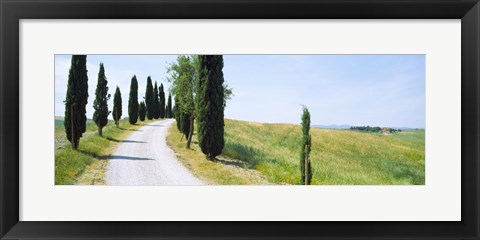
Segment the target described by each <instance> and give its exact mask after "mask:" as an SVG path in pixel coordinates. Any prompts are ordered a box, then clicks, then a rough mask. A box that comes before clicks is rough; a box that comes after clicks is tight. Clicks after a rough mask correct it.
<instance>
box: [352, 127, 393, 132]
mask: <svg viewBox="0 0 480 240" xmlns="http://www.w3.org/2000/svg"><path fill="white" fill-rule="evenodd" d="M350 130H357V131H363V132H374V133H380V132H388V133H396V132H401V131H402V130H401V129H394V128H388V127H383V128H381V127H370V126H352V127H350Z"/></svg>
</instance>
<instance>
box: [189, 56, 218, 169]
mask: <svg viewBox="0 0 480 240" xmlns="http://www.w3.org/2000/svg"><path fill="white" fill-rule="evenodd" d="M199 60H200V63H199V64H200V66H199V76H198V81H197V87H196V91H197V94H196V101H197V106H198V109H197V111H198V114H197V123H198V130H197V136H198V142H199V145H200V148H201V150H202V152H203V153H204V154H205V155H206V157H207V159H210V160H213V159H215V157H216V156H218V155H220V153H222V150H223V147H224V145H225V140H224V119H223V117H224V108H225V104H224V101H225V99H224V86H223V82H224V79H223V57H222V55H201V56H200V59H199Z"/></svg>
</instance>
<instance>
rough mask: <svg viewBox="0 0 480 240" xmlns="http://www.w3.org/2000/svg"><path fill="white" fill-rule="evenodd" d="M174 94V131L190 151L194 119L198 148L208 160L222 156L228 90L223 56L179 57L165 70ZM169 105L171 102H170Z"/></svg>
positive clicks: (229, 90)
mask: <svg viewBox="0 0 480 240" xmlns="http://www.w3.org/2000/svg"><path fill="white" fill-rule="evenodd" d="M168 73H170V77H169V78H168V80H169V81H170V82H171V83H172V93H173V94H174V100H175V107H174V108H173V110H174V111H173V113H171V114H172V115H174V116H175V119H176V120H177V129H178V130H179V131H180V132H181V133H183V135H184V136H185V137H186V138H187V143H186V148H187V149H188V148H190V144H191V141H192V137H193V132H194V127H195V120H197V122H196V123H197V127H198V130H197V138H198V143H199V146H200V149H201V150H202V152H203V153H204V154H205V156H206V158H207V159H209V160H214V159H215V157H216V156H218V155H220V154H221V153H222V150H223V147H224V145H225V140H224V125H225V124H224V110H225V106H226V100H227V99H228V98H229V97H230V95H231V92H232V91H231V89H229V88H228V86H227V85H226V84H224V78H223V56H222V55H198V56H179V57H178V58H177V62H176V63H172V64H171V65H170V67H169V68H168ZM167 105H171V99H170V98H169V103H168V104H167Z"/></svg>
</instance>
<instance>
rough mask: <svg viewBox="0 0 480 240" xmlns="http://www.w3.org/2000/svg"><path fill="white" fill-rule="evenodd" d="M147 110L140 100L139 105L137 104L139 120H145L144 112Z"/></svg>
mask: <svg viewBox="0 0 480 240" xmlns="http://www.w3.org/2000/svg"><path fill="white" fill-rule="evenodd" d="M146 112H147V109H146V107H145V102H143V101H141V102H140V105H139V106H138V115H139V118H140V121H142V122H143V121H145V114H146Z"/></svg>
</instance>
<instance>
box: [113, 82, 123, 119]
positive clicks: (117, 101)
mask: <svg viewBox="0 0 480 240" xmlns="http://www.w3.org/2000/svg"><path fill="white" fill-rule="evenodd" d="M112 115H113V120H114V121H115V125H117V127H120V119H121V118H122V93H121V92H120V88H119V87H117V89H116V90H115V94H114V95H113V112H112Z"/></svg>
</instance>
